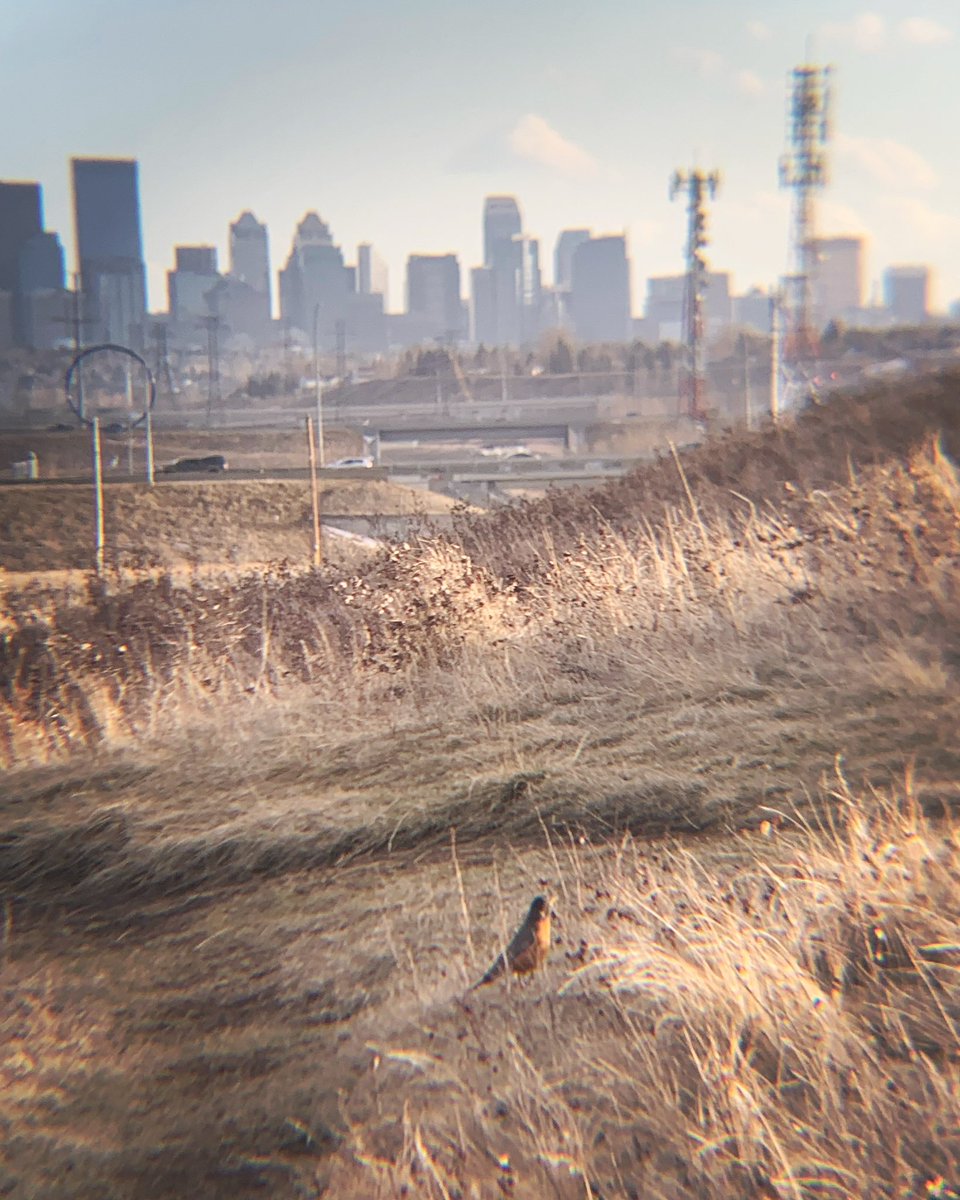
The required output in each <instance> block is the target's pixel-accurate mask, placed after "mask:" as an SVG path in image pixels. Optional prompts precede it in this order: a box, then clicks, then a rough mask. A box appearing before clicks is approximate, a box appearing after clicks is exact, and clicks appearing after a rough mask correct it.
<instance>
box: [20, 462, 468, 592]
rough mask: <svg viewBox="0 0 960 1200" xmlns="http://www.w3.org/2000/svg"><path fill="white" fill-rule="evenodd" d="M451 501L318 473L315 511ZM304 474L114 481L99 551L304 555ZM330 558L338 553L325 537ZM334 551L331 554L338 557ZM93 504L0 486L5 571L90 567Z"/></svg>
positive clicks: (167, 557)
mask: <svg viewBox="0 0 960 1200" xmlns="http://www.w3.org/2000/svg"><path fill="white" fill-rule="evenodd" d="M452 507H453V501H451V500H449V499H448V498H447V497H445V496H440V495H438V494H436V493H433V492H425V491H414V490H413V489H411V488H405V487H402V486H400V485H397V484H391V483H388V482H386V481H383V480H378V481H374V482H372V483H365V482H363V481H362V480H343V481H342V482H341V481H337V482H326V481H325V482H324V484H323V486H322V487H321V490H320V511H321V515H322V519H324V520H328V519H329V520H334V519H335V518H336V517H337V516H352V515H381V516H395V515H407V516H411V517H416V516H417V515H418V514H421V515H423V517H424V518H425V519H428V518H429V517H430V516H431V515H435V514H441V513H447V512H449V511H450V509H451V508H452ZM312 520H313V518H312V514H311V507H310V485H309V483H307V482H306V481H300V480H296V481H294V480H290V481H287V480H284V481H269V482H267V481H264V482H262V483H261V482H256V481H245V480H244V481H231V480H229V479H228V478H223V479H218V480H216V481H211V482H199V481H194V480H190V481H183V482H180V481H178V482H176V483H169V482H165V483H163V484H158V485H157V486H156V487H154V488H149V487H147V485H146V484H113V485H111V486H109V487H107V488H106V490H105V495H104V531H105V545H106V551H105V557H106V561H107V563H108V564H109V565H111V566H117V567H126V568H136V567H144V566H163V567H171V568H172V567H177V566H191V565H195V564H219V565H222V566H232V567H243V566H247V567H249V566H251V565H253V564H262V565H268V564H270V563H279V562H282V561H284V560H287V561H289V562H291V563H294V564H297V563H300V564H307V563H309V562H310V560H311V552H312V551H311V548H312V538H313V525H312ZM325 541H327V542H328V545H327V549H328V553H329V555H331V556H332V557H333V561H335V562H336V561H340V562H344V561H356V559H355V558H354V559H347V560H345V559H344V558H343V557H342V547H341V546H340V545H339V544H337V543H335V542H333V541H332V540H330V539H325ZM338 556H339V557H338ZM93 565H94V511H93V494H92V488H91V487H90V486H88V485H69V484H64V485H57V486H52V487H44V486H43V485H42V484H41V485H35V484H30V485H14V486H8V487H2V486H0V567H2V568H3V569H4V570H5V571H7V572H29V571H33V572H43V571H53V570H68V569H69V570H89V569H91V568H92V567H93Z"/></svg>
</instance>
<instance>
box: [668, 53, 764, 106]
mask: <svg viewBox="0 0 960 1200" xmlns="http://www.w3.org/2000/svg"><path fill="white" fill-rule="evenodd" d="M673 54H674V57H675V58H676V59H677V60H678V61H679V62H682V63H687V64H689V65H691V66H692V67H693V68H694V70H695V71H696V72H697V74H698V75H699V76H700V78H701V79H709V80H716V81H717V82H719V83H722V84H724V85H725V86H727V87H732V88H733V90H734V91H736V92H738V93H739V94H740V95H741V96H746V97H747V98H748V99H750V100H756V99H757V97H759V96H762V95H764V93H765V92H766V90H767V85H766V84H765V83H764V82H763V80H762V79H761V78H760V76H759V75H758V74H757V73H756V71H751V70H750V69H749V68H746V67H744V68H740V69H738V68H735V67H733V66H731V64H730V63H728V62H727V61H726V60H725V59H724V57H723V55H722V54H718V53H717V51H716V50H711V49H709V48H708V47H705V46H678V47H677V48H676V49H675V50H674V52H673Z"/></svg>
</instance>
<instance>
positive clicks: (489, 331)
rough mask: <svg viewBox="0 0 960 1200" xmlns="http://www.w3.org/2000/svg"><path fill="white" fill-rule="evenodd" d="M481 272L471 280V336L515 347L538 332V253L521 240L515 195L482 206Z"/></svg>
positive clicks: (490, 198) (488, 200)
mask: <svg viewBox="0 0 960 1200" xmlns="http://www.w3.org/2000/svg"><path fill="white" fill-rule="evenodd" d="M483 263H484V265H483V267H482V268H478V269H477V270H475V271H474V272H473V273H472V275H471V302H472V314H471V336H472V338H473V340H474V341H476V342H482V343H484V344H485V345H487V346H519V345H522V344H523V343H525V342H529V341H530V340H532V339H533V338H534V337H535V336H536V335H537V333H538V332H539V328H540V301H541V295H540V249H539V246H538V244H537V242H536V241H535V240H534V239H533V238H529V237H526V236H524V234H523V220H522V218H521V216H520V206H519V205H518V204H517V201H516V199H515V198H514V197H513V196H488V197H487V198H486V200H485V201H484V205H483Z"/></svg>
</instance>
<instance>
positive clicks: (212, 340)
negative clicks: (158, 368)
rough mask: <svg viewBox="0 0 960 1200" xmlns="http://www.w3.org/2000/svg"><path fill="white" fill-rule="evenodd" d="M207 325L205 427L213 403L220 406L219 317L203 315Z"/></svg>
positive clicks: (211, 414)
mask: <svg viewBox="0 0 960 1200" xmlns="http://www.w3.org/2000/svg"><path fill="white" fill-rule="evenodd" d="M203 323H204V325H206V327H207V428H208V429H209V428H210V427H211V425H212V423H213V409H214V405H216V407H217V408H218V409H219V407H220V318H219V317H217V316H212V317H204V319H203Z"/></svg>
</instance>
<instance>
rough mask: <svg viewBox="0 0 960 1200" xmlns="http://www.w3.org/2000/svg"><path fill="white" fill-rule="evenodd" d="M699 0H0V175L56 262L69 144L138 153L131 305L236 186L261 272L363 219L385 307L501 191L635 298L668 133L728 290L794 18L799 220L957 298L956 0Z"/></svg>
mask: <svg viewBox="0 0 960 1200" xmlns="http://www.w3.org/2000/svg"><path fill="white" fill-rule="evenodd" d="M93 7H95V8H96V9H97V15H98V18H99V20H98V21H91V20H89V19H88V17H89V16H90V15H92V14H90V12H89V10H90V9H91V8H93ZM717 7H718V6H716V5H714V4H707V3H705V2H704V0H687V3H683V4H677V5H673V6H666V5H656V4H655V5H648V6H646V8H645V10H644V11H643V12H621V11H619V9H618V8H615V7H614V5H613V4H612V3H607V2H605V0H603V2H601V3H599V4H598V6H595V8H594V10H593V12H592V13H591V14H590V15H589V17H588V16H587V15H586V14H584V13H583V12H581V11H579V10H576V9H574V7H573V6H572V5H571V4H567V3H563V2H561V3H557V4H555V5H554V6H553V9H552V11H551V13H550V17H549V20H544V19H542V18H541V17H540V16H539V15H538V14H535V13H529V12H516V11H515V10H513V9H508V8H507V6H506V5H505V4H502V3H500V0H492V3H490V4H489V5H487V6H485V7H484V8H483V10H480V9H475V8H470V9H467V8H466V7H464V6H456V5H455V6H447V7H444V8H441V7H440V6H439V5H437V4H434V3H430V2H426V0H415V2H414V3H413V4H412V5H411V6H409V8H408V9H407V10H404V15H403V16H402V17H401V16H400V15H399V14H397V13H395V12H393V11H392V10H391V9H390V8H388V7H387V6H385V5H383V4H374V3H367V4H365V5H360V6H348V5H346V4H344V3H339V2H333V0H328V3H326V4H324V5H323V6H322V7H321V8H319V9H316V10H314V9H311V8H310V6H308V5H306V4H301V3H300V0H291V2H290V3H289V4H287V5H286V6H285V7H284V10H283V12H282V13H281V14H274V13H273V10H270V9H267V8H266V7H265V6H264V5H262V4H259V3H253V2H251V0H246V2H245V0H237V2H236V3H234V4H230V5H227V4H225V3H221V2H220V0H200V2H198V3H191V4H189V5H187V4H186V3H184V2H183V0H174V2H173V3H170V4H168V5H166V6H164V8H163V11H162V12H160V11H155V9H156V8H157V6H150V7H149V9H148V8H147V6H144V7H143V8H142V9H141V8H139V7H138V9H137V11H136V12H131V11H129V6H127V7H126V8H124V7H123V6H121V5H120V4H119V3H118V2H117V0H96V3H95V4H91V5H86V6H84V8H85V12H84V13H83V14H80V13H77V12H75V11H73V9H71V8H70V7H69V6H68V5H66V4H65V3H63V2H62V0H46V2H45V3H40V4H38V5H37V6H34V7H33V8H32V9H31V10H30V11H29V12H27V11H24V10H22V9H21V8H20V7H18V6H15V5H14V4H12V3H11V2H10V0H0V15H2V16H3V17H4V21H3V22H2V25H3V27H4V33H3V34H2V35H0V36H2V38H3V46H2V48H3V50H4V51H5V53H4V58H5V61H6V62H8V63H9V64H10V70H8V71H6V72H5V75H4V79H3V81H2V82H0V99H2V100H3V101H4V102H5V104H6V107H7V108H8V110H9V111H15V112H17V113H18V121H17V122H16V123H15V124H14V125H13V126H12V127H8V128H6V129H5V131H4V133H3V135H2V138H0V162H2V163H3V168H2V174H3V176H4V177H5V178H7V179H17V178H23V179H37V180H39V181H40V182H42V184H43V185H44V192H45V209H46V225H47V228H49V229H54V230H57V231H59V232H60V233H61V236H62V237H63V239H64V242H65V244H66V249H67V259H68V263H69V264H70V267H71V268H72V267H73V266H74V263H75V251H74V246H73V238H72V228H71V227H72V220H71V214H70V208H69V184H68V179H67V160H68V158H70V157H73V156H103V157H111V158H112V157H132V158H137V159H138V160H139V162H140V169H141V188H142V196H143V218H144V241H145V251H146V259H147V263H148V272H149V278H150V292H149V294H150V306H151V308H152V309H154V310H155V309H157V308H159V307H161V306H162V303H163V299H162V298H163V296H164V281H165V276H166V272H167V271H168V270H169V269H170V268H171V267H172V265H173V247H174V246H175V245H183V244H210V245H215V246H217V248H218V250H219V254H220V259H221V261H223V262H226V261H228V227H229V223H230V221H232V220H235V219H236V217H237V216H238V214H239V213H240V212H242V211H244V210H246V209H250V210H252V211H253V212H254V213H256V215H257V218H258V219H259V220H260V221H262V222H264V223H265V224H266V225H267V226H268V227H269V229H270V236H271V243H272V247H273V259H274V263H273V266H274V270H275V269H276V267H277V266H278V265H279V260H280V258H281V251H280V248H281V247H285V246H287V245H289V243H290V239H291V237H292V233H293V229H294V227H295V226H296V224H297V223H298V222H299V220H300V219H301V218H302V215H303V213H304V212H305V211H308V210H310V209H316V210H317V211H318V212H319V214H320V216H321V217H322V218H323V220H324V221H326V222H328V223H329V224H330V226H331V227H332V228H335V229H336V230H337V234H338V241H339V242H340V243H341V244H342V245H343V246H344V247H345V248H347V249H348V250H349V253H350V256H351V258H352V256H353V251H354V247H355V246H356V245H357V244H358V243H361V242H371V243H372V244H373V245H374V246H375V247H376V248H377V250H378V253H379V254H380V255H382V257H383V258H384V259H385V260H386V262H387V265H388V269H389V274H390V280H391V287H390V295H389V302H390V303H389V307H390V308H391V310H397V309H399V308H400V307H401V306H402V301H401V298H402V294H403V287H404V267H405V264H406V260H407V257H408V256H409V255H411V254H428V255H433V254H445V253H455V254H457V256H458V258H459V260H460V263H461V267H462V271H463V275H464V277H465V278H466V277H467V276H468V272H469V270H470V269H471V268H472V267H474V266H477V265H479V264H481V263H482V261H483V249H482V243H481V229H480V222H479V220H478V210H479V207H480V204H481V202H482V197H483V196H484V195H489V194H497V193H507V194H512V195H516V196H517V197H518V198H519V199H520V203H521V205H522V208H523V211H524V224H525V229H526V231H527V232H528V233H529V234H530V235H531V236H532V237H536V238H539V240H540V244H541V246H542V247H547V248H549V247H552V246H553V245H554V243H555V240H556V236H557V234H558V233H559V232H560V231H561V230H562V229H564V228H583V227H590V228H592V229H593V230H594V233H595V235H597V236H599V235H602V234H620V233H621V232H623V231H626V234H627V237H628V244H629V247H630V252H631V258H632V262H633V272H634V274H633V279H632V290H633V294H634V297H635V300H639V298H640V297H641V296H642V295H643V280H644V279H646V278H647V277H649V276H652V275H658V274H667V273H671V272H675V271H678V270H681V269H682V243H683V228H682V220H681V219H680V217H679V214H678V213H677V212H676V210H675V208H673V207H672V206H671V205H670V202H669V198H668V195H667V185H668V180H669V176H670V173H671V172H672V170H673V169H674V168H675V167H677V166H681V165H683V164H685V163H687V162H688V161H689V160H690V159H691V149H692V150H693V151H694V156H695V158H696V160H699V161H700V162H703V163H709V164H710V165H711V166H712V165H714V164H716V165H717V166H718V167H720V169H721V170H722V171H723V173H724V190H723V194H722V197H721V198H720V199H718V201H717V203H716V205H715V207H714V210H713V212H712V214H711V232H712V246H711V263H712V265H713V266H714V267H715V268H716V269H721V270H725V271H730V272H732V274H733V276H734V279H735V283H736V288H737V290H738V291H746V290H747V289H749V288H750V287H751V286H752V285H754V284H759V285H761V286H767V285H769V284H770V283H772V282H773V281H774V280H775V279H776V277H777V276H778V275H779V274H781V273H782V272H783V271H784V270H785V269H786V267H787V260H788V254H787V248H788V233H789V199H790V198H789V196H787V195H786V194H784V193H783V192H781V191H780V190H779V189H778V186H777V162H778V159H779V156H780V154H781V153H782V151H783V149H784V124H785V122H784V111H785V100H786V77H787V72H788V71H789V69H790V68H791V67H792V66H794V65H795V64H796V63H798V62H800V61H802V60H803V58H804V57H805V53H804V51H805V41H806V37H807V35H808V34H810V35H812V36H813V39H814V41H813V46H812V49H811V57H813V58H814V59H816V60H818V61H823V62H830V63H832V64H834V65H835V66H836V92H837V95H836V103H835V114H834V118H835V119H834V139H833V142H832V145H831V150H830V158H831V177H832V183H831V186H830V187H829V188H828V190H827V192H826V194H825V196H824V198H823V204H822V221H821V228H820V232H821V234H822V235H824V236H841V235H847V234H853V235H863V234H866V235H867V236H868V238H869V249H868V263H867V274H866V282H867V290H868V294H869V293H870V292H871V289H872V288H873V287H874V285H875V284H876V283H877V282H878V281H879V280H880V278H881V276H882V274H883V272H884V270H885V269H886V267H888V266H890V265H893V264H901V263H913V262H929V263H931V264H932V266H933V268H934V285H933V286H934V293H933V300H934V303H935V304H936V306H937V307H938V308H943V307H945V306H946V305H947V304H948V303H950V302H951V301H953V300H954V299H956V298H957V296H958V295H960V217H958V216H957V215H956V214H957V213H958V212H960V167H958V166H957V164H956V163H954V162H953V161H952V156H950V155H949V153H948V152H947V150H946V147H945V146H944V145H943V144H942V142H941V141H940V139H939V138H938V135H937V129H938V127H941V126H942V125H943V123H944V119H946V121H947V122H949V117H950V115H951V113H952V112H953V110H954V108H955V107H956V106H957V103H958V102H957V101H956V100H955V99H953V97H952V95H951V90H950V87H951V80H952V78H953V76H954V74H955V72H956V68H957V65H958V43H957V28H956V25H957V14H956V10H955V6H953V5H951V4H948V3H946V2H944V0H929V2H927V3H925V4H924V5H923V7H922V8H921V9H919V10H918V9H915V8H913V7H912V6H910V7H908V6H907V5H906V4H903V3H892V2H886V3H878V4H874V5H872V6H870V7H869V8H867V7H865V6H864V5H858V4H837V3H835V2H832V3H826V2H820V0H817V2H815V3H810V4H808V5H806V6H805V7H804V8H803V10H802V11H801V12H796V11H795V10H794V8H793V7H792V6H788V5H787V4H785V3H775V4H770V3H767V4H764V5H760V4H758V3H751V4H748V3H744V2H743V0H731V3H729V4H728V5H725V6H723V12H722V13H720V12H718V11H716V10H717ZM268 14H270V16H269V20H267V15H268ZM264 21H266V25H265V26H264V25H263V22H264ZM181 22H182V24H181ZM184 28H189V31H190V36H189V37H185V36H182V29H184ZM264 29H266V30H267V31H268V35H265V34H264ZM294 30H295V31H296V37H295V38H294V37H292V35H291V37H290V38H289V39H288V40H285V37H284V33H285V31H294ZM613 34H615V35H616V36H613ZM144 44H149V45H151V46H152V47H154V53H153V54H151V55H147V56H146V57H145V58H144V56H143V55H142V52H141V50H142V46H143V45H144ZM165 48H166V53H165V52H164V49H165ZM174 52H175V57H176V59H177V61H176V62H174V61H173V58H172V57H171V56H172V55H174ZM318 56H319V57H318ZM68 58H69V62H70V64H72V65H71V67H70V70H69V71H68V70H67V69H66V64H67V62H68ZM201 58H204V62H205V63H206V69H205V70H203V71H201V70H200V59H201ZM318 61H319V62H321V63H322V65H323V68H324V69H323V70H321V71H317V70H316V66H317V63H318ZM77 63H83V64H85V69H84V71H83V79H84V87H83V88H81V89H80V90H79V93H78V92H77V89H75V88H74V87H73V85H72V84H71V83H70V78H69V76H70V74H71V72H72V71H73V70H74V69H75V65H76V64H77ZM484 64H486V68H484ZM491 65H492V68H495V70H493V74H492V75H491V74H490V70H491ZM485 70H486V73H485ZM172 71H174V72H175V76H176V81H177V90H176V93H175V98H174V99H171V92H170V90H169V81H170V77H171V75H170V73H171V72H172ZM491 79H492V80H493V81H494V82H493V84H492V86H491ZM37 80H42V81H43V82H42V85H39V84H37V83H36V81H37ZM31 81H33V83H32V85H31ZM894 84H895V85H896V86H893V85H894ZM31 86H32V87H33V89H34V92H35V95H33V93H31V95H32V102H31V104H29V105H26V106H25V105H24V104H23V96H24V94H26V92H25V90H28V89H29V88H30V87H31ZM68 89H69V90H68ZM931 96H936V97H937V108H936V112H932V111H931V108H932V105H931V100H930V97H931ZM18 97H19V103H18V102H17V100H18ZM118 97H122V103H120V102H118ZM441 97H442V98H443V99H442V103H440V102H438V101H439V100H440V98H441ZM312 114H313V115H312ZM316 114H320V116H322V121H321V122H320V124H319V125H318V124H317V120H316V119H315V115H316ZM935 118H936V119H935ZM550 274H551V275H552V272H551V273H550ZM272 285H273V287H274V288H275V287H276V276H275V274H274V276H273V279H272Z"/></svg>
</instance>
